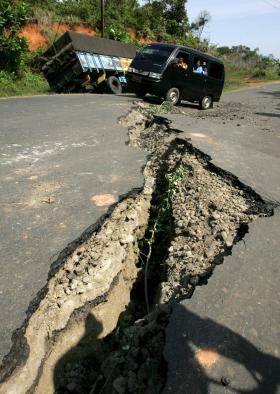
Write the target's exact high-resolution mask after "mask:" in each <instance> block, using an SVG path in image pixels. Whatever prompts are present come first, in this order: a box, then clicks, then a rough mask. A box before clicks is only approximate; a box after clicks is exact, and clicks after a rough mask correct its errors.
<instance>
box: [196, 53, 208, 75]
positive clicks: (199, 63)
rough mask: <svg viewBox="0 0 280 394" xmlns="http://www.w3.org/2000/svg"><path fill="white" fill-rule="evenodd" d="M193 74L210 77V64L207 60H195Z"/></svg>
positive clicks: (197, 58) (198, 58)
mask: <svg viewBox="0 0 280 394" xmlns="http://www.w3.org/2000/svg"><path fill="white" fill-rule="evenodd" d="M193 73H195V74H199V75H201V76H204V77H207V75H208V63H207V61H206V59H203V58H201V57H195V58H194V66H193Z"/></svg>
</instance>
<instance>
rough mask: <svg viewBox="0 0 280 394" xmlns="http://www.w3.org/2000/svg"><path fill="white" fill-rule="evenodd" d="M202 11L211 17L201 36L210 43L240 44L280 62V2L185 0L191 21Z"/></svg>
mask: <svg viewBox="0 0 280 394" xmlns="http://www.w3.org/2000/svg"><path fill="white" fill-rule="evenodd" d="M140 3H143V0H140ZM202 10H207V11H208V12H209V13H210V14H211V17H212V19H211V22H210V25H209V26H208V27H207V29H206V31H205V33H204V36H205V37H206V38H209V39H210V41H211V42H212V43H214V44H219V45H221V46H222V45H228V46H232V45H239V44H242V45H246V46H249V47H251V48H252V49H254V48H259V49H260V52H261V53H262V54H264V55H269V54H270V53H272V54H273V55H274V56H275V57H277V58H279V59H280V0H234V1H232V0H231V1H228V0H207V1H206V0H188V1H187V12H188V16H189V19H190V21H193V20H194V19H195V18H196V17H197V15H198V14H199V12H200V11H202Z"/></svg>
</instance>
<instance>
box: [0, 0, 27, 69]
mask: <svg viewBox="0 0 280 394" xmlns="http://www.w3.org/2000/svg"><path fill="white" fill-rule="evenodd" d="M28 20H29V10H28V7H27V6H26V4H25V3H23V2H17V1H12V2H11V1H9V0H1V2H0V69H2V70H7V71H10V72H14V73H16V74H17V73H19V71H20V67H21V65H22V63H23V61H24V58H25V56H26V54H27V49H28V46H27V42H26V40H25V39H24V38H23V37H20V36H19V35H18V33H19V31H20V29H21V27H22V26H24V25H25V24H26V23H27V22H28Z"/></svg>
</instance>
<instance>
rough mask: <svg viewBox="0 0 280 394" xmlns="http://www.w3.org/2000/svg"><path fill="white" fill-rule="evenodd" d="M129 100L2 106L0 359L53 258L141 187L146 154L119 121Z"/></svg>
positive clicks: (22, 101)
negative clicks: (122, 197)
mask: <svg viewBox="0 0 280 394" xmlns="http://www.w3.org/2000/svg"><path fill="white" fill-rule="evenodd" d="M133 100H134V99H132V98H127V97H116V96H112V95H99V96H98V95H72V96H70V95H65V96H64V95H61V96H45V97H44V96H41V97H30V98H16V99H2V100H0V119H1V123H0V180H1V184H0V195H1V198H0V228H1V258H0V272H1V273H0V310H1V323H0V361H1V360H2V358H3V356H4V355H5V354H7V352H8V351H9V349H10V345H11V335H12V332H13V331H14V330H15V329H16V328H18V327H19V326H20V325H21V324H22V322H23V321H24V319H25V316H26V315H25V312H26V310H27V309H28V306H29V304H30V302H31V301H32V299H33V298H34V297H35V296H36V294H37V293H38V292H39V290H40V289H41V288H42V287H43V286H44V285H45V284H46V281H47V277H48V273H49V270H50V266H51V264H52V262H53V261H55V260H56V258H57V255H58V253H59V252H61V251H62V250H63V249H64V248H65V247H66V246H67V244H68V243H69V242H71V241H73V240H75V239H76V238H77V237H79V236H80V235H81V233H82V232H83V231H84V230H86V229H87V228H88V227H89V226H91V225H92V224H93V223H95V222H96V220H97V219H98V218H99V217H100V216H101V215H102V214H104V213H105V212H106V211H107V209H108V206H109V205H111V204H112V203H113V202H114V201H118V197H119V196H120V195H122V194H125V193H127V192H129V191H130V190H131V189H133V188H135V187H141V186H142V184H143V178H142V174H141V168H142V167H143V165H144V164H145V162H146V155H145V154H143V153H141V152H140V151H137V150H134V149H132V148H130V147H128V146H126V144H125V143H126V141H127V138H128V137H127V131H126V130H125V129H124V128H123V127H122V126H120V125H118V123H117V120H118V117H119V116H121V115H124V114H126V112H127V111H128V109H129V108H130V106H131V103H132V101H133Z"/></svg>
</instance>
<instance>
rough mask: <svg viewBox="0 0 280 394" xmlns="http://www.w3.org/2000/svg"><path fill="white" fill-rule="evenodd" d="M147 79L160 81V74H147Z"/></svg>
mask: <svg viewBox="0 0 280 394" xmlns="http://www.w3.org/2000/svg"><path fill="white" fill-rule="evenodd" d="M149 77H151V78H154V79H160V78H161V74H158V73H149Z"/></svg>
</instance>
